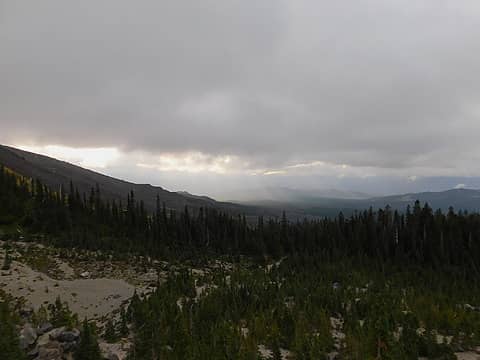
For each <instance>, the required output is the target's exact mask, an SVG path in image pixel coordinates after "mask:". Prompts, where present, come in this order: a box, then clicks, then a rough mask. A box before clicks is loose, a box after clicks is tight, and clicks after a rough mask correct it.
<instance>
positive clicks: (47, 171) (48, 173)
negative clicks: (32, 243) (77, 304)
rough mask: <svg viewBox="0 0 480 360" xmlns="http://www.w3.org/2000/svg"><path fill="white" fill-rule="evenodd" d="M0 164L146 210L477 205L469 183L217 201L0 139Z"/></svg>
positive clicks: (275, 193) (284, 192) (329, 211)
mask: <svg viewBox="0 0 480 360" xmlns="http://www.w3.org/2000/svg"><path fill="white" fill-rule="evenodd" d="M0 164H3V165H5V166H7V167H8V168H10V169H12V170H14V171H15V172H17V173H19V174H21V175H23V176H26V177H30V178H39V179H41V180H42V182H44V183H45V184H46V185H48V186H50V187H51V188H53V189H58V188H60V186H62V185H63V186H64V187H65V188H67V189H68V186H69V183H70V180H71V181H73V183H74V184H75V186H76V187H77V188H78V189H79V191H80V192H89V191H90V189H91V188H92V187H95V186H96V184H98V186H99V187H100V191H101V193H102V195H103V196H104V198H106V199H115V200H122V201H125V200H126V196H127V194H128V193H129V192H130V191H132V190H133V191H134V192H135V197H136V198H137V200H143V202H144V203H145V206H146V208H147V209H149V210H153V209H154V208H155V205H156V197H157V195H158V196H159V197H160V201H161V202H162V203H165V206H166V207H167V208H171V209H177V210H182V209H183V208H184V207H185V206H188V207H189V208H192V209H198V208H200V207H213V208H217V209H219V210H223V211H226V212H230V213H234V214H246V215H247V216H249V217H254V216H258V215H265V216H279V215H280V214H281V212H282V211H283V210H285V211H286V213H287V215H288V217H289V218H291V219H297V218H303V217H319V216H335V215H337V214H338V213H339V212H340V211H342V212H343V213H345V214H351V213H353V212H354V211H359V210H363V209H368V208H369V207H373V208H374V209H377V208H383V207H385V206H386V205H390V206H391V207H392V208H393V209H398V210H400V211H404V210H405V209H406V207H407V205H409V204H410V205H412V204H413V203H414V202H415V200H419V201H420V202H422V203H425V202H427V203H429V205H430V206H431V207H432V208H433V209H437V208H440V209H442V210H448V208H449V207H450V206H452V207H454V208H455V209H456V210H468V211H480V190H472V189H452V190H447V191H440V192H422V193H409V194H403V195H391V196H383V197H370V196H369V195H368V194H364V193H360V192H349V191H343V190H336V189H328V190H307V189H291V188H287V187H278V188H274V187H272V188H266V189H263V190H262V191H257V192H252V194H253V195H252V197H253V198H255V197H256V196H258V198H257V199H258V200H256V199H252V200H250V201H243V202H220V201H216V200H215V199H212V198H210V197H207V196H199V195H193V194H190V193H188V192H186V191H181V192H172V191H168V190H165V189H163V188H162V187H159V186H152V185H150V184H134V183H131V182H128V181H124V180H119V179H115V178H113V177H110V176H107V175H103V174H100V173H97V172H94V171H91V170H88V169H84V168H82V167H79V166H76V165H73V164H70V163H67V162H64V161H60V160H57V159H53V158H51V157H47V156H43V155H39V154H35V153H31V152H28V151H23V150H19V149H16V148H13V147H8V146H3V145H0Z"/></svg>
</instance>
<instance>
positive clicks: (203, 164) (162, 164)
mask: <svg viewBox="0 0 480 360" xmlns="http://www.w3.org/2000/svg"><path fill="white" fill-rule="evenodd" d="M235 160H237V159H236V158H235V157H232V156H229V155H222V156H212V155H208V154H203V153H200V152H191V153H184V154H174V153H171V154H161V155H159V156H148V157H147V159H145V161H142V162H138V163H137V166H138V167H142V168H148V169H156V170H159V171H180V172H189V173H199V172H213V173H217V174H225V173H227V172H230V171H232V170H234V169H233V168H232V165H233V163H234V162H235ZM233 166H235V165H233Z"/></svg>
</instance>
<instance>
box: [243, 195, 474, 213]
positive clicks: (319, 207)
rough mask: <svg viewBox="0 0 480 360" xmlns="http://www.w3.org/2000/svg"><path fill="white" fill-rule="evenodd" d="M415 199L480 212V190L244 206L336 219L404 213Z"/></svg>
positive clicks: (264, 201) (259, 202)
mask: <svg viewBox="0 0 480 360" xmlns="http://www.w3.org/2000/svg"><path fill="white" fill-rule="evenodd" d="M416 200H419V201H420V202H421V203H422V204H425V203H428V204H429V206H430V207H432V208H433V209H434V210H436V209H442V210H443V211H447V210H448V208H449V207H453V208H454V209H455V210H468V211H480V190H473V189H451V190H447V191H439V192H421V193H409V194H402V195H390V196H382V197H370V198H363V199H359V198H357V199H353V198H343V199H340V198H333V197H324V198H321V197H311V198H308V197H304V196H302V197H297V198H296V199H291V200H290V201H288V202H287V201H275V200H271V199H268V200H261V201H250V202H245V204H249V205H253V206H258V207H269V208H278V209H280V208H281V209H285V210H287V211H288V210H290V211H294V212H295V213H301V214H304V215H305V216H335V215H336V214H338V213H339V211H342V212H343V213H344V214H351V213H353V212H355V211H359V210H364V209H368V208H370V207H372V208H374V209H378V208H384V207H386V206H387V205H389V206H390V207H391V208H392V209H397V210H399V211H404V210H405V209H406V207H407V206H408V205H413V204H414V203H415V201H416Z"/></svg>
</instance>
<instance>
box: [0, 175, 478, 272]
mask: <svg viewBox="0 0 480 360" xmlns="http://www.w3.org/2000/svg"><path fill="white" fill-rule="evenodd" d="M0 204H1V206H0V228H3V229H7V230H8V229H10V230H11V229H15V228H16V227H17V226H20V227H21V228H22V229H24V231H26V232H27V233H28V234H35V235H38V236H42V237H43V238H44V239H45V241H48V242H50V243H53V244H54V245H56V246H62V247H81V248H86V249H90V250H97V249H99V250H112V251H120V252H133V253H140V254H147V255H149V256H153V257H161V256H184V257H188V256H192V255H196V254H214V255H215V254H230V255H233V256H239V255H248V256H253V257H258V258H263V257H265V256H269V257H273V258H280V257H282V256H285V255H293V254H309V255H314V256H316V257H317V258H319V259H325V260H328V261H331V260H335V259H343V258H354V259H357V260H358V261H361V262H369V263H372V262H373V263H376V264H379V266H382V264H385V263H393V264H397V265H399V266H403V265H418V266H422V267H427V268H432V269H437V268H438V269H448V270H451V269H454V270H456V271H458V272H459V273H460V274H462V276H464V277H475V278H478V276H479V275H480V272H479V270H480V214H478V213H468V212H466V211H458V212H456V211H454V209H450V210H449V211H448V212H447V213H443V212H442V211H441V210H436V211H434V210H433V209H432V208H431V207H430V206H429V205H428V204H424V205H422V204H420V203H419V202H418V201H417V202H415V203H414V205H413V206H412V207H410V206H408V207H407V209H406V211H405V212H403V213H400V212H398V211H397V210H392V209H391V208H390V207H388V206H387V207H386V208H384V209H379V210H376V211H374V210H373V209H372V208H370V209H368V210H365V211H359V212H356V213H354V214H352V215H351V216H349V217H345V216H344V215H343V214H342V213H340V214H339V215H338V216H336V217H335V218H322V219H313V220H307V219H304V220H297V221H289V220H288V219H287V217H286V216H285V213H284V214H283V216H281V217H279V218H268V219H264V218H263V217H261V216H260V217H258V221H257V223H256V224H255V225H251V224H248V223H247V221H246V218H245V216H236V215H231V214H228V213H225V212H222V211H219V210H217V209H212V208H200V209H197V210H196V211H192V210H191V209H189V208H185V209H184V210H183V211H176V210H173V209H167V208H166V207H165V206H164V204H162V203H161V202H160V199H158V198H157V207H156V210H155V211H154V212H153V213H149V212H148V211H147V210H146V209H145V206H144V204H143V202H142V201H137V200H136V199H135V194H134V193H133V192H130V193H129V194H128V195H127V201H126V202H121V201H115V200H106V199H104V197H102V194H101V192H100V189H99V188H98V186H97V187H96V188H93V189H92V190H91V191H90V193H88V194H86V193H82V194H81V193H79V191H78V190H77V189H76V188H75V186H74V184H73V183H70V186H69V188H68V189H64V188H63V187H60V188H59V189H56V190H53V189H50V188H48V187H47V186H45V185H44V184H42V183H41V181H40V180H31V179H26V178H23V177H21V176H19V175H17V174H14V173H12V172H11V171H9V170H8V169H6V168H5V167H1V168H0ZM12 231H13V230H12ZM12 231H10V232H12Z"/></svg>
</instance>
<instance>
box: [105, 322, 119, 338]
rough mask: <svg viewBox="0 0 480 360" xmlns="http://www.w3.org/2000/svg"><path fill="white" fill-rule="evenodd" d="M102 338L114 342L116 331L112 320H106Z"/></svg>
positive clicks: (116, 336)
mask: <svg viewBox="0 0 480 360" xmlns="http://www.w3.org/2000/svg"><path fill="white" fill-rule="evenodd" d="M103 338H104V339H105V340H106V341H107V342H109V343H114V342H115V341H117V339H118V335H117V331H116V330H115V325H114V323H113V320H108V322H107V324H106V325H105V332H104V334H103Z"/></svg>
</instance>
